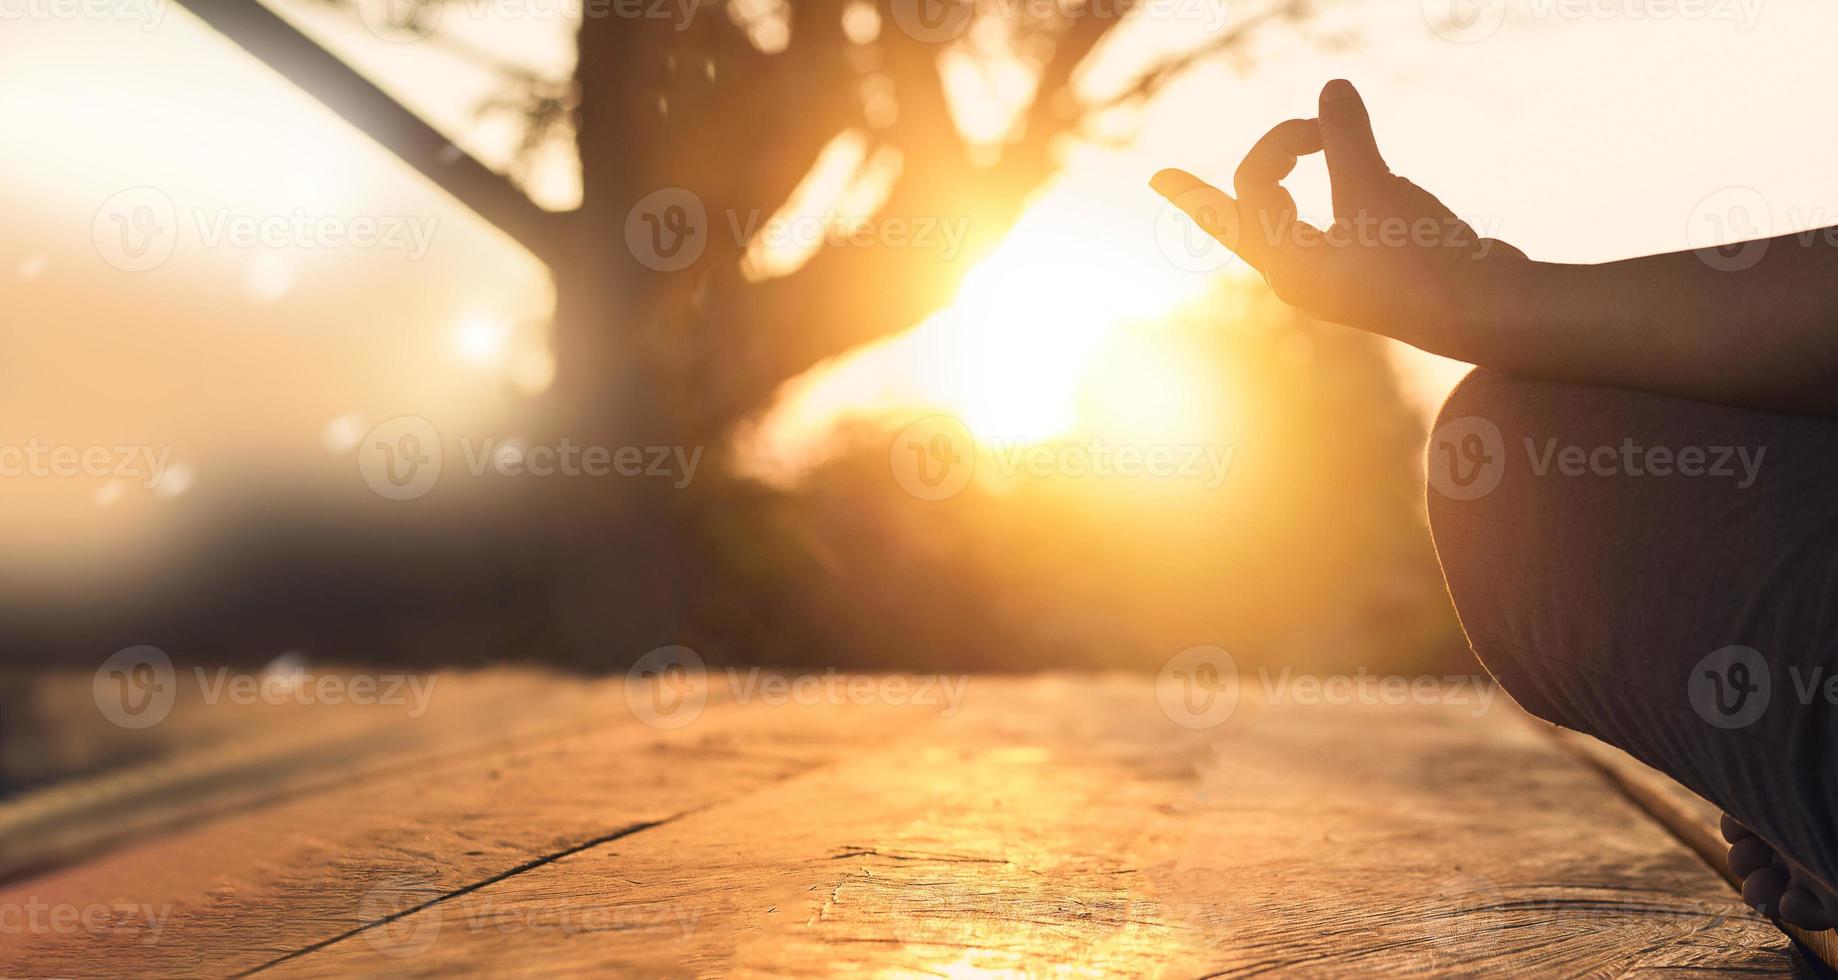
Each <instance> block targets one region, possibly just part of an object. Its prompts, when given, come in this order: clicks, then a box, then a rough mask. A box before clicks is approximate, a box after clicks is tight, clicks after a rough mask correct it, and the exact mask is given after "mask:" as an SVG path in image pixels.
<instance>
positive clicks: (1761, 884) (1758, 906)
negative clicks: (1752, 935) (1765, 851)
mask: <svg viewBox="0 0 1838 980" xmlns="http://www.w3.org/2000/svg"><path fill="white" fill-rule="evenodd" d="M1786 890H1787V873H1786V872H1784V871H1781V870H1780V869H1778V868H1772V867H1769V868H1762V869H1761V870H1759V871H1757V872H1755V873H1754V874H1751V875H1749V876H1748V877H1747V878H1744V879H1743V880H1742V900H1743V901H1744V902H1747V903H1748V904H1749V907H1750V908H1752V909H1754V910H1755V911H1757V912H1760V913H1761V914H1762V915H1766V916H1769V917H1773V916H1776V915H1779V914H1780V905H1781V893H1783V892H1785V891H1786Z"/></svg>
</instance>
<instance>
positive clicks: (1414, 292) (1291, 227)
mask: <svg viewBox="0 0 1838 980" xmlns="http://www.w3.org/2000/svg"><path fill="white" fill-rule="evenodd" d="M1319 111H1320V115H1319V117H1318V119H1291V120H1289V121H1288V122H1285V123H1281V124H1279V125H1278V126H1277V127H1276V128H1275V129H1272V130H1271V131H1270V132H1269V133H1267V134H1265V136H1264V137H1263V139H1261V140H1258V142H1257V145H1256V146H1254V147H1252V148H1251V152H1250V153H1249V154H1248V155H1246V157H1245V159H1244V162H1243V163H1242V164H1240V165H1239V167H1238V172H1237V174H1236V175H1235V176H1234V178H1233V186H1234V188H1235V189H1236V190H1237V192H1238V199H1237V200H1233V199H1232V197H1231V196H1230V195H1228V194H1226V193H1225V192H1224V191H1221V190H1219V189H1218V188H1216V187H1212V186H1211V185H1209V184H1207V183H1205V182H1204V181H1201V180H1200V179H1199V178H1197V177H1194V176H1193V175H1192V174H1189V173H1186V172H1184V171H1180V170H1163V171H1162V172H1160V173H1158V174H1156V175H1155V178H1154V179H1153V180H1152V181H1150V185H1151V186H1152V187H1154V188H1155V190H1156V191H1157V192H1159V193H1160V194H1162V196H1164V197H1166V198H1168V199H1169V200H1170V201H1171V202H1173V203H1174V204H1175V206H1176V207H1179V208H1180V209H1181V210H1183V211H1185V212H1186V213H1187V214H1188V215H1189V216H1191V217H1192V218H1193V219H1194V220H1195V221H1196V222H1198V223H1199V225H1200V226H1201V228H1203V229H1205V230H1206V232H1207V233H1208V234H1210V235H1212V236H1213V237H1214V238H1216V239H1218V240H1219V241H1220V242H1222V243H1223V244H1225V245H1226V246H1228V247H1230V248H1231V249H1232V250H1233V251H1235V252H1237V253H1238V254H1239V255H1240V256H1241V257H1243V258H1244V260H1245V261H1246V262H1249V263H1250V264H1251V265H1252V266H1253V267H1254V268H1256V269H1258V270H1259V271H1261V272H1262V273H1263V274H1264V277H1265V278H1266V279H1268V280H1269V282H1270V286H1271V288H1272V289H1274V290H1275V291H1276V294H1277V296H1279V297H1281V298H1282V299H1283V300H1284V301H1285V302H1287V303H1289V304H1291V305H1293V306H1296V307H1298V308H1300V309H1301V310H1302V311H1303V312H1305V313H1308V314H1309V315H1311V316H1314V317H1317V318H1319V319H1323V320H1330V321H1333V322H1335V323H1342V324H1345V325H1347V326H1351V327H1357V328H1359V329H1362V330H1369V331H1372V332H1374V333H1379V334H1383V335H1385V336H1387V337H1395V338H1397V339H1398V340H1402V341H1405V342H1406V343H1410V344H1414V345H1416V346H1418V347H1421V348H1423V349H1425V350H1429V351H1434V352H1436V353H1439V354H1447V355H1449V356H1451V357H1458V358H1461V359H1463V360H1469V361H1474V360H1479V359H1480V358H1479V357H1477V353H1476V351H1475V349H1474V348H1475V346H1476V344H1475V341H1476V339H1477V338H1475V337H1474V336H1473V335H1472V334H1473V331H1472V330H1471V329H1470V326H1471V325H1473V324H1476V323H1477V322H1478V321H1480V320H1482V319H1484V318H1486V317H1488V316H1489V315H1490V314H1491V313H1492V312H1493V311H1494V310H1497V309H1502V308H1505V306H1506V305H1507V304H1509V303H1510V302H1511V299H1510V297H1509V296H1508V295H1507V294H1508V293H1510V292H1511V291H1512V289H1513V288H1514V287H1513V286H1512V285H1511V284H1512V282H1513V281H1514V279H1515V276H1514V272H1515V271H1517V270H1518V269H1520V268H1521V267H1523V266H1525V265H1526V264H1527V263H1526V260H1525V256H1524V255H1523V254H1522V253H1521V252H1519V250H1518V249H1515V248H1513V247H1512V246H1510V245H1507V244H1505V243H1503V242H1498V241H1494V240H1492V239H1483V238H1481V237H1480V236H1479V235H1478V234H1476V233H1475V231H1474V229H1473V228H1471V227H1469V226H1468V224H1467V223H1466V222H1464V221H1462V220H1461V219H1460V218H1457V217H1456V216H1455V213H1454V212H1452V211H1450V210H1449V209H1448V208H1447V207H1445V206H1444V205H1443V203H1442V202H1441V201H1438V200H1437V199H1436V197H1435V195H1432V194H1431V193H1429V192H1428V191H1426V190H1424V189H1423V188H1421V187H1418V186H1417V185H1416V184H1413V183H1411V182H1410V181H1408V180H1405V179H1404V178H1403V177H1399V176H1397V175H1395V174H1393V173H1392V172H1391V170H1390V168H1389V167H1387V166H1386V165H1385V160H1384V158H1383V157H1381V156H1380V155H1379V150H1378V144H1377V142H1376V141H1375V140H1374V139H1373V136H1372V122H1371V120H1370V119H1369V118H1368V117H1367V115H1366V106H1365V103H1364V102H1363V101H1361V100H1360V97H1359V93H1358V92H1357V91H1356V90H1354V88H1353V86H1352V84H1351V83H1349V82H1346V81H1344V80H1341V79H1335V80H1334V81H1331V82H1329V83H1327V85H1326V86H1325V87H1323V88H1322V90H1321V105H1320V110H1319ZM1320 151H1325V152H1326V154H1327V168H1328V178H1329V180H1330V181H1331V182H1332V185H1333V198H1334V223H1333V225H1332V226H1331V227H1329V228H1327V229H1326V230H1322V229H1319V228H1316V227H1314V226H1313V225H1310V224H1308V223H1307V222H1304V221H1301V220H1299V219H1298V218H1297V217H1296V204H1295V199H1294V198H1292V197H1290V195H1289V192H1288V191H1287V190H1285V189H1284V188H1283V185H1282V183H1281V181H1282V179H1283V178H1284V177H1287V176H1288V175H1289V172H1290V171H1291V170H1293V169H1295V165H1296V159H1297V158H1298V157H1301V156H1306V155H1307V154H1310V153H1315V152H1320Z"/></svg>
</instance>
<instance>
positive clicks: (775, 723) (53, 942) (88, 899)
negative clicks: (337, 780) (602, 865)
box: [0, 685, 924, 976]
mask: <svg viewBox="0 0 1838 980" xmlns="http://www.w3.org/2000/svg"><path fill="white" fill-rule="evenodd" d="M620 690H621V689H620V688H619V687H618V686H617V685H614V686H613V687H612V688H611V689H610V691H609V690H608V689H607V688H604V687H602V688H601V689H600V694H601V699H600V704H599V709H600V713H601V715H602V716H604V717H605V718H609V719H613V721H612V722H605V721H600V722H596V721H593V720H591V719H582V718H577V719H575V721H576V725H575V726H574V730H572V731H569V730H566V729H565V730H564V732H563V733H562V734H560V735H558V736H556V737H552V738H547V739H527V740H523V741H513V742H511V743H510V744H507V745H505V746H501V747H499V748H496V749H494V750H491V751H483V752H473V753H470V754H464V755H460V756H457V757H456V756H453V755H445V756H441V757H438V758H433V759H428V760H424V761H423V764H421V765H418V766H416V767H414V768H411V769H408V770H406V771H403V770H391V771H388V772H386V773H383V774H381V775H376V774H372V776H371V777H370V778H366V779H360V780H356V781H353V782H351V783H349V784H345V785H341V786H330V787H325V788H323V789H321V790H320V791H318V792H315V793H312V794H308V795H304V796H297V797H293V798H290V799H287V800H284V801H280V802H277V803H274V804H272V805H268V806H262V807H257V808H254V809H251V810H247V811H244V812H238V813H234V814H231V815H228V816H222V817H219V818H218V819H216V820H213V821H211V822H208V823H205V824H202V825H200V826H197V827H194V828H191V829H187V830H184V831H182V832H177V833H172V834H168V835H166V836H164V837H162V838H160V839H157V840H152V841H147V842H143V843H141V844H138V845H135V846H131V847H127V848H124V849H121V850H119V851H116V852H114V853H110V854H107V855H105V856H103V857H101V858H99V859H97V860H95V861H92V862H89V863H86V864H84V865H82V866H79V867H75V868H71V869H69V870H65V871H61V872H58V873H54V874H49V875H44V876H41V877H37V878H33V879H28V880H24V881H20V882H17V883H15V884H13V885H11V886H9V887H7V888H5V889H3V890H0V910H4V909H16V910H27V909H38V910H40V911H39V913H38V917H37V919H36V920H35V921H37V922H39V923H41V927H40V928H26V929H21V930H15V931H13V933H12V934H11V935H7V936H6V937H4V938H5V942H4V944H3V945H0V975H3V976H124V975H127V976H227V975H231V974H234V973H237V972H240V971H246V970H251V969H256V968H259V967H261V966H263V965H264V964H267V963H269V962H271V961H273V960H275V959H277V958H281V957H285V956H287V955H290V954H295V953H298V952H299V951H301V950H304V949H309V948H311V947H313V946H314V945H315V944H318V943H324V942H328V941H331V940H334V939H336V938H337V937H339V936H341V935H344V934H346V933H349V932H351V931H352V930H354V929H359V928H361V927H364V926H367V925H370V924H374V923H376V922H377V921H378V920H380V919H384V918H386V917H388V916H389V915H391V914H393V913H396V912H399V911H401V910H403V909H406V908H412V907H414V906H416V905H419V904H421V903H422V902H425V901H430V900H433V899H436V898H440V897H443V896H448V895H452V894H455V893H463V892H464V891H465V890H466V889H468V888H472V887H476V886H477V885H478V884H479V883H481V882H485V881H489V880H492V879H494V878H496V877H498V876H501V875H504V874H509V873H514V872H516V871H518V870H520V869H524V868H527V867H531V866H534V865H536V864H540V863H541V862H543V861H546V860H550V859H552V858H553V857H554V856H556V855H560V854H566V853H569V852H570V851H573V850H576V849H579V848H581V847H585V846H590V845H592V844H593V843H595V842H600V841H605V840H609V839H612V838H613V837H616V836H617V835H619V834H622V833H629V832H631V831H632V830H634V829H635V828H639V827H644V826H650V825H653V824H657V823H660V822H668V821H671V820H673V819H677V818H679V817H681V816H682V815H683V814H686V813H689V812H693V811H695V810H696V809H698V808H702V807H706V806H709V805H710V804H712V803H714V802H717V801H720V800H723V799H728V798H732V797H736V796H742V795H746V794H748V793H750V792H752V791H754V790H755V789H757V788H758V787H760V786H762V785H764V784H767V783H771V782H775V781H779V780H783V779H786V778H789V777H791V776H794V775H797V774H799V773H802V772H806V771H808V770H810V769H811V768H813V767H816V766H821V765H823V764H826V763H827V762H829V761H830V760H832V759H834V758H836V757H838V756H840V755H844V754H849V753H857V752H863V751H868V750H871V749H872V748H873V747H875V746H876V745H877V743H879V742H880V741H883V740H885V739H887V738H889V737H892V736H894V735H896V734H898V733H900V732H902V731H903V730H905V728H906V727H908V726H909V725H911V724H913V723H914V722H915V721H916V720H919V719H922V718H923V717H924V712H921V711H917V710H916V709H914V710H897V709H884V710H877V711H866V710H851V709H845V708H839V707H800V706H796V705H788V706H781V707H772V706H769V705H765V704H760V703H757V702H755V703H752V704H748V705H739V704H735V703H733V702H732V701H731V700H727V701H718V700H716V699H714V698H711V703H710V705H709V707H708V708H707V710H706V711H704V712H703V714H702V715H701V716H700V717H699V718H697V719H696V721H695V722H694V723H693V724H690V725H688V726H687V727H683V728H680V729H674V730H659V729H655V728H652V727H648V726H646V725H643V724H640V723H638V722H637V721H636V720H634V719H633V718H632V716H631V714H630V712H629V711H628V710H627V708H626V707H625V705H624V704H623V699H622V697H621V694H620ZM608 694H610V698H608V697H607V695H608ZM553 720H555V719H552V721H553ZM596 725H597V726H598V727H596ZM98 907H100V908H101V909H102V910H103V913H102V914H101V917H100V918H99V920H98V921H97V922H76V921H66V922H65V923H63V924H62V925H59V924H57V923H56V922H53V921H51V919H50V918H49V916H52V915H55V914H57V912H56V911H55V910H59V909H65V910H75V912H76V914H82V913H83V911H84V910H95V909H97V908H98ZM18 914H23V913H16V916H17V915H18ZM66 914H69V913H66ZM4 925H5V923H3V922H0V926H4ZM526 965H527V964H526Z"/></svg>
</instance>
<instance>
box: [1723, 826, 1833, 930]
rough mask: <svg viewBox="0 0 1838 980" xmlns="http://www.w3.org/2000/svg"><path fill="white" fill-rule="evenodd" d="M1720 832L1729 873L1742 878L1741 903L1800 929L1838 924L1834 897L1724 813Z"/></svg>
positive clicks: (1815, 928) (1816, 928)
mask: <svg viewBox="0 0 1838 980" xmlns="http://www.w3.org/2000/svg"><path fill="white" fill-rule="evenodd" d="M1722 829H1723V839H1724V840H1726V841H1729V845H1730V850H1729V867H1730V872H1731V873H1732V874H1734V875H1735V876H1736V877H1737V878H1740V879H1742V900H1743V901H1744V902H1747V903H1749V905H1751V906H1753V907H1754V908H1755V910H1756V911H1757V912H1760V913H1761V914H1762V915H1765V916H1768V917H1769V918H1778V919H1780V920H1782V921H1783V922H1786V923H1788V924H1790V925H1796V926H1799V927H1800V928H1802V929H1813V930H1818V929H1830V928H1832V927H1833V926H1834V925H1838V894H1834V893H1833V892H1832V890H1831V889H1829V888H1827V887H1825V886H1824V885H1822V884H1820V883H1819V881H1818V880H1817V879H1815V878H1814V877H1813V876H1812V875H1811V874H1808V873H1807V871H1806V869H1805V868H1802V867H1800V866H1799V865H1798V864H1796V863H1794V862H1793V861H1791V860H1789V859H1788V858H1787V856H1786V855H1784V854H1781V853H1780V852H1779V851H1776V850H1775V849H1774V848H1773V846H1771V845H1770V844H1769V843H1768V842H1767V841H1765V840H1762V839H1761V838H1760V837H1757V836H1755V832H1754V831H1752V830H1750V829H1749V828H1747V827H1744V826H1743V825H1742V824H1739V823H1737V822H1736V821H1735V820H1734V819H1732V818H1731V817H1730V815H1729V814H1727V813H1726V814H1724V815H1723V828H1722Z"/></svg>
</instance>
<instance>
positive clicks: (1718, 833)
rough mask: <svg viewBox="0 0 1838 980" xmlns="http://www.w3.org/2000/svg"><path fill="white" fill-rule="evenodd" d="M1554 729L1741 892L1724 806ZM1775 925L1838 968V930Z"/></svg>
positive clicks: (1629, 758) (1604, 748)
mask: <svg viewBox="0 0 1838 980" xmlns="http://www.w3.org/2000/svg"><path fill="white" fill-rule="evenodd" d="M1552 732H1553V734H1554V737H1555V738H1557V739H1558V741H1559V742H1561V743H1562V744H1563V745H1564V746H1565V747H1567V748H1568V749H1570V750H1571V751H1572V752H1575V753H1576V754H1577V755H1578V756H1580V757H1582V758H1584V759H1586V760H1588V761H1589V762H1590V763H1591V764H1592V765H1595V766H1597V767H1599V768H1600V769H1601V770H1602V771H1603V772H1604V773H1606V774H1607V775H1608V776H1609V777H1610V778H1611V779H1613V780H1614V782H1615V783H1616V785H1618V786H1620V787H1621V789H1622V791H1623V792H1625V793H1626V794H1627V795H1628V798H1629V799H1631V800H1633V801H1634V803H1635V804H1636V805H1637V806H1639V807H1640V808H1641V809H1643V810H1645V811H1646V812H1647V813H1649V814H1650V815H1652V817H1653V819H1655V820H1657V821H1659V822H1660V823H1661V824H1663V825H1665V827H1666V828H1667V829H1668V830H1670V831H1671V832H1672V833H1673V835H1674V836H1676V837H1678V839H1679V841H1680V842H1682V843H1683V844H1684V845H1685V846H1687V847H1689V848H1691V849H1692V850H1693V851H1694V852H1696V853H1697V855H1698V857H1699V858H1701V859H1702V860H1703V861H1704V863H1705V864H1707V865H1709V866H1710V867H1711V869H1712V870H1714V871H1715V872H1716V873H1717V874H1720V875H1722V876H1723V879H1724V880H1725V881H1727V882H1728V883H1729V885H1730V887H1731V888H1732V889H1735V890H1736V891H1737V892H1739V893H1740V891H1741V890H1742V882H1741V880H1740V879H1738V878H1737V877H1736V876H1735V875H1734V874H1733V873H1731V871H1730V869H1729V861H1728V854H1729V844H1727V843H1726V842H1725V841H1724V840H1723V832H1722V830H1721V829H1719V826H1718V824H1719V822H1720V821H1721V819H1722V817H1723V811H1722V810H1720V809H1718V808H1717V805H1716V804H1714V803H1712V802H1710V801H1709V800H1706V799H1704V798H1703V797H1701V796H1699V795H1697V794H1696V793H1693V792H1692V791H1691V790H1689V789H1686V788H1685V787H1684V786H1682V785H1680V784H1679V782H1678V781H1677V780H1674V779H1673V778H1672V777H1670V776H1668V775H1666V774H1665V773H1663V772H1660V771H1659V770H1657V769H1654V768H1652V767H1651V766H1648V765H1647V764H1646V763H1644V762H1641V761H1640V760H1639V759H1636V758H1634V757H1633V756H1631V755H1628V754H1627V753H1626V752H1623V751H1621V750H1620V749H1617V748H1615V747H1614V746H1612V745H1608V744H1607V743H1604V742H1601V741H1598V740H1596V739H1593V738H1590V737H1588V736H1586V735H1582V734H1579V733H1577V732H1572V731H1565V730H1563V729H1553V730H1552ZM1775 925H1776V926H1778V927H1780V928H1781V929H1782V930H1783V931H1785V932H1786V933H1787V934H1788V935H1790V936H1792V937H1793V938H1794V939H1796V940H1799V942H1800V944H1801V946H1803V947H1804V948H1805V949H1806V950H1807V951H1808V952H1810V953H1811V954H1812V955H1813V956H1815V957H1817V958H1818V959H1819V960H1820V961H1821V962H1823V963H1824V964H1825V966H1826V967H1828V968H1831V969H1834V970H1838V935H1834V934H1833V931H1832V930H1830V929H1825V930H1821V931H1819V932H1809V931H1807V930H1805V929H1801V928H1800V927H1798V926H1792V925H1788V924H1787V923H1785V922H1779V921H1776V922H1775Z"/></svg>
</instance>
